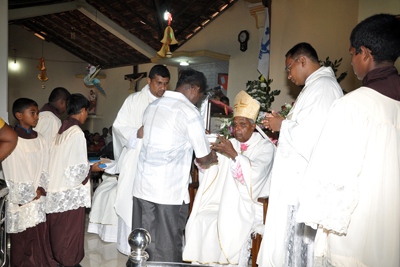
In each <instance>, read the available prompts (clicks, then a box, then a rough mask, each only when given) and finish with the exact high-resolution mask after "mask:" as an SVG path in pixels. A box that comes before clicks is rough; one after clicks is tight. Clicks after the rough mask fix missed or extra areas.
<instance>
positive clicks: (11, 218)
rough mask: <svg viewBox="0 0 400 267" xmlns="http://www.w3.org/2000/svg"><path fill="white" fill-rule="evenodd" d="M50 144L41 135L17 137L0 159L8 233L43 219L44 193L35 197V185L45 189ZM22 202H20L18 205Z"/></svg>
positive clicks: (20, 230) (40, 221)
mask: <svg viewBox="0 0 400 267" xmlns="http://www.w3.org/2000/svg"><path fill="white" fill-rule="evenodd" d="M48 165H49V148H48V146H47V143H46V141H45V139H44V137H43V136H42V135H40V134H38V136H37V138H34V139H24V138H21V137H18V145H17V146H16V148H15V150H14V151H13V152H12V153H11V154H10V156H8V157H7V158H6V159H5V160H4V161H3V162H2V166H3V171H4V177H5V179H6V182H7V186H8V188H9V194H8V196H7V216H6V220H7V233H19V232H23V231H25V230H26V229H27V228H30V227H34V226H36V225H38V224H39V223H42V222H45V221H46V212H45V200H46V197H45V196H41V197H40V198H39V199H37V200H34V201H32V200H33V199H34V198H35V197H36V190H37V188H38V187H43V188H44V189H45V190H47V185H48V182H49V173H48ZM19 205H22V206H19Z"/></svg>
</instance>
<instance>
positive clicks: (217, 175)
mask: <svg viewBox="0 0 400 267" xmlns="http://www.w3.org/2000/svg"><path fill="white" fill-rule="evenodd" d="M218 173H219V167H218V171H217V175H215V177H214V179H213V180H212V182H211V184H210V185H209V186H208V187H207V189H206V190H205V191H204V192H203V194H201V195H202V196H203V195H204V194H205V193H206V192H207V190H208V189H209V188H210V187H211V185H212V184H213V183H214V181H215V179H217V176H218Z"/></svg>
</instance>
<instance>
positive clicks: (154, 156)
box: [132, 69, 217, 262]
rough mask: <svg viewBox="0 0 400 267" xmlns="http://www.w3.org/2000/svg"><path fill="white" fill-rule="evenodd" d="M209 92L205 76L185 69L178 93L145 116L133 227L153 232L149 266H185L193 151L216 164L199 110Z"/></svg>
mask: <svg viewBox="0 0 400 267" xmlns="http://www.w3.org/2000/svg"><path fill="white" fill-rule="evenodd" d="M206 87H207V80H206V77H205V76H204V74H203V73H201V72H198V71H195V70H192V69H188V70H184V71H183V72H182V74H181V76H180V77H179V80H178V83H177V86H176V90H175V91H174V92H169V91H168V92H166V93H165V96H164V97H163V98H161V99H158V100H157V101H154V102H153V103H151V104H150V105H149V106H148V107H147V109H146V111H145V113H144V115H143V125H144V131H143V146H142V150H141V151H140V155H139V162H138V164H137V171H136V179H135V181H134V186H133V192H132V193H133V222H132V228H133V229H135V228H144V229H146V230H148V231H149V233H150V235H151V243H150V245H149V247H148V248H147V252H148V253H149V260H150V261H164V262H181V261H182V251H183V244H182V241H183V230H184V228H185V224H186V220H187V217H188V213H189V201H190V199H189V190H188V187H189V180H190V167H191V162H192V157H193V151H194V153H195V156H196V158H197V160H198V162H199V163H200V164H202V165H204V166H208V165H210V164H212V163H213V162H217V157H216V153H215V152H211V149H210V143H209V142H208V140H207V137H206V135H205V129H204V122H203V119H202V117H201V116H200V112H199V110H198V109H197V107H196V106H195V104H196V103H197V101H198V100H199V99H200V97H201V96H202V95H203V94H204V92H205V90H206Z"/></svg>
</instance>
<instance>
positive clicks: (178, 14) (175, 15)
mask: <svg viewBox="0 0 400 267" xmlns="http://www.w3.org/2000/svg"><path fill="white" fill-rule="evenodd" d="M196 1H197V0H192V1H190V3H189V4H186V6H185V8H183V9H182V10H181V11H179V12H178V13H176V14H172V21H174V20H176V19H178V18H179V17H180V16H181V15H182V14H183V13H185V11H186V10H187V9H188V8H189V7H190V6H191V5H193V4H194V3H196Z"/></svg>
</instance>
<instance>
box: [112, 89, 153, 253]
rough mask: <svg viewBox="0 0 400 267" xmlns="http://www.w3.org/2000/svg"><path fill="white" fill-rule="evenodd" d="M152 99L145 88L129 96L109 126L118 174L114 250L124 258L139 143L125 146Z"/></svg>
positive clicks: (127, 250) (140, 125)
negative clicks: (115, 242) (116, 232)
mask: <svg viewBox="0 0 400 267" xmlns="http://www.w3.org/2000/svg"><path fill="white" fill-rule="evenodd" d="M154 99H156V97H155V96H153V95H151V93H150V87H149V86H148V85H146V86H145V87H144V88H143V89H142V90H141V91H140V92H137V93H134V94H131V95H129V96H128V97H127V98H126V100H125V102H124V104H123V105H122V107H121V109H120V110H119V112H118V115H117V118H116V119H115V121H114V124H113V146H114V156H115V160H116V161H117V162H118V168H119V170H117V171H115V173H118V172H119V173H120V175H119V178H118V187H117V197H116V199H115V205H114V207H115V211H116V212H117V215H118V242H117V249H118V250H119V251H120V252H121V253H123V254H126V255H129V254H130V252H131V248H130V246H129V244H128V237H129V234H130V233H131V231H132V229H131V227H132V205H133V204H132V187H133V181H134V179H135V175H136V165H137V161H138V158H139V153H140V149H141V148H142V144H143V140H142V139H136V148H130V147H128V145H129V144H128V143H129V141H130V140H131V141H132V140H133V138H132V136H135V135H136V133H137V131H138V130H139V128H140V127H142V125H143V123H142V121H143V113H144V111H145V109H146V108H147V106H148V105H149V104H150V103H151V102H153V101H154Z"/></svg>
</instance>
